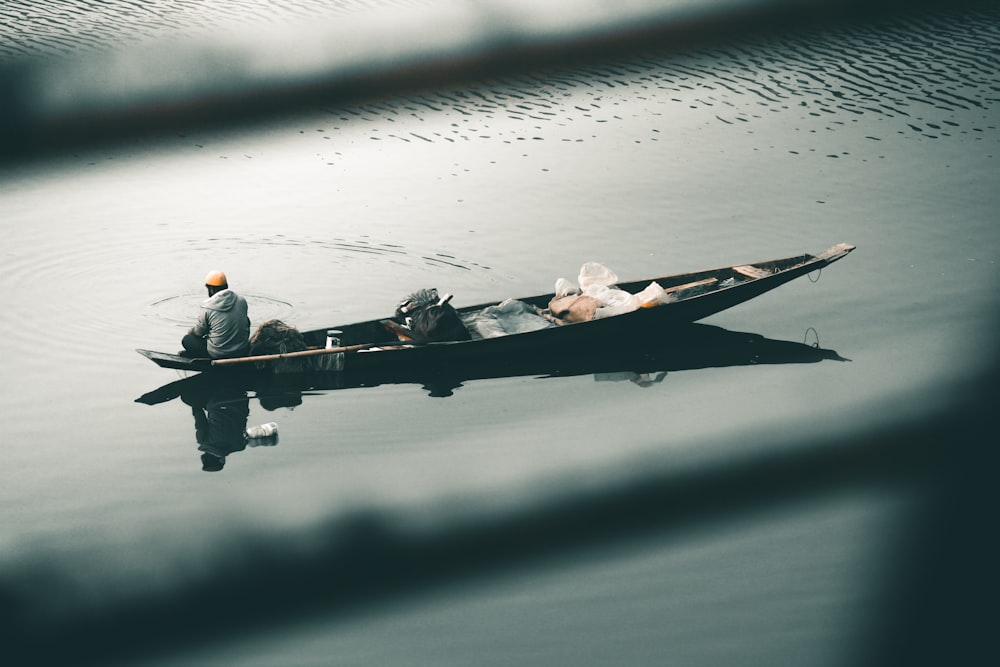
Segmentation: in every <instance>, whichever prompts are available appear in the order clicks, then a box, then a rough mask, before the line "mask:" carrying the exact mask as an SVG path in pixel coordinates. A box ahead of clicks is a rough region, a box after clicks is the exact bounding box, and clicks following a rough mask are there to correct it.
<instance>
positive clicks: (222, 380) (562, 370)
mask: <svg viewBox="0 0 1000 667" xmlns="http://www.w3.org/2000/svg"><path fill="white" fill-rule="evenodd" d="M823 360H837V361H847V359H844V358H843V357H841V356H840V355H839V354H837V353H836V352H834V351H833V350H828V349H823V348H821V347H819V345H818V343H817V344H806V343H798V342H792V341H783V340H774V339H770V338H765V337H764V336H761V335H760V334H754V333H744V332H738V331H729V330H727V329H722V328H720V327H716V326H710V325H704V324H691V325H687V326H684V327H678V328H676V329H675V330H673V331H672V332H671V333H669V334H668V335H660V336H657V337H655V338H650V339H647V340H634V341H623V342H622V343H621V344H620V345H618V346H617V347H614V346H599V347H587V346H575V347H573V348H567V349H565V350H562V351H560V352H559V353H556V354H551V353H548V354H545V355H531V354H527V355H524V354H522V355H520V356H519V357H517V358H513V359H510V358H503V359H481V360H478V361H467V362H465V363H463V364H461V365H450V366H448V367H434V366H430V365H428V364H426V363H422V364H407V365H406V366H405V367H400V368H394V369H379V370H368V371H352V370H350V369H345V370H343V371H338V372H328V373H301V374H290V375H280V374H278V375H272V374H266V373H260V372H249V373H229V372H225V373H202V374H200V375H195V376H193V377H189V378H185V379H183V380H178V381H175V382H172V383H170V384H167V385H164V386H162V387H159V388H158V389H155V390H153V391H151V392H148V393H146V394H144V395H143V396H140V397H139V398H137V399H136V402H138V403H145V404H147V405H157V404H159V403H164V402H167V401H171V400H174V399H175V398H181V399H182V400H184V401H185V402H186V403H188V404H189V405H196V404H202V405H208V402H206V399H203V398H201V397H202V396H205V395H208V396H212V397H214V398H212V399H210V401H209V402H211V401H214V402H215V403H220V402H221V403H223V404H225V403H226V401H229V400H232V399H234V397H237V396H238V395H239V394H240V393H241V392H242V393H243V395H244V397H245V396H246V395H247V394H246V393H247V392H248V391H253V392H254V393H255V397H256V398H257V400H259V401H260V403H261V406H262V407H264V408H265V409H268V410H275V409H278V408H281V407H292V406H295V405H299V404H300V403H302V400H303V396H304V395H307V394H308V393H309V392H315V391H330V390H337V389H357V388H365V387H377V386H380V385H389V384H416V385H420V386H421V387H423V388H424V390H426V391H427V393H428V395H429V396H431V397H435V398H442V397H447V396H451V395H452V394H453V393H454V392H455V391H456V390H457V389H459V388H461V387H462V386H464V383H466V382H468V381H471V380H486V379H497V378H507V377H520V376H525V377H528V376H535V377H538V378H547V377H571V376H579V375H591V374H592V375H594V377H595V379H596V380H599V381H613V380H620V381H629V382H631V383H633V384H635V385H636V386H639V387H646V388H648V387H652V386H656V385H659V384H660V383H662V382H663V380H664V379H665V378H666V376H667V374H668V373H669V372H672V371H680V370H697V369H703V368H719V367H726V366H749V365H755V364H802V363H816V362H819V361H823Z"/></svg>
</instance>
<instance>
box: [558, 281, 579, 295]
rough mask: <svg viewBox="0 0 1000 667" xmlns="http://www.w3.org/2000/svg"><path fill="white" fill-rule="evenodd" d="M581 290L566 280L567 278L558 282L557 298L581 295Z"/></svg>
mask: <svg viewBox="0 0 1000 667" xmlns="http://www.w3.org/2000/svg"><path fill="white" fill-rule="evenodd" d="M579 293H580V288H579V287H577V286H576V285H574V284H573V283H571V282H570V281H568V280H566V279H565V278H560V279H559V280H557V281H556V296H557V297H560V296H569V295H570V294H579Z"/></svg>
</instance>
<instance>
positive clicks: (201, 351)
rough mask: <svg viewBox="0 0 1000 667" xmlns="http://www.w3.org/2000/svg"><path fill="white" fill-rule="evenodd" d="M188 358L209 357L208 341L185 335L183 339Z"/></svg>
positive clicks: (199, 337)
mask: <svg viewBox="0 0 1000 667" xmlns="http://www.w3.org/2000/svg"><path fill="white" fill-rule="evenodd" d="M181 345H183V346H184V352H185V355H184V356H186V357H196V358H205V357H207V356H208V339H206V338H202V337H201V336H195V335H194V334H184V338H182V339H181Z"/></svg>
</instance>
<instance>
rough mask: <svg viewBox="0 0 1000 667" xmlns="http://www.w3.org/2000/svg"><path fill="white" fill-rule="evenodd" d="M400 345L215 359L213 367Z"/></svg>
mask: <svg viewBox="0 0 1000 667" xmlns="http://www.w3.org/2000/svg"><path fill="white" fill-rule="evenodd" d="M398 345H400V343H395V344H394V343H362V344H360V345H345V346H344V347H331V348H323V349H321V350H302V351H301V352H281V353H279V354H259V355H257V356H255V357H234V358H232V359H213V360H212V365H213V366H230V365H232V364H247V363H251V362H255V361H275V360H278V359H297V358H298V357H315V356H318V355H321V354H340V353H341V352H356V351H358V350H367V349H368V348H370V347H393V346H398Z"/></svg>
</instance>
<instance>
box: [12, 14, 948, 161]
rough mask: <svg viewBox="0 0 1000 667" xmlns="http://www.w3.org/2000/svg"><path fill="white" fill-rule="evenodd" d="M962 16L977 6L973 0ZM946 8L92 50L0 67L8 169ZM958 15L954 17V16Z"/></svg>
mask: <svg viewBox="0 0 1000 667" xmlns="http://www.w3.org/2000/svg"><path fill="white" fill-rule="evenodd" d="M961 1H962V2H964V1H966V0H961ZM942 4H945V3H942V2H940V1H938V0H923V1H918V2H910V3H897V2H894V1H893V0H870V1H869V2H854V1H853V0H839V1H838V0H637V1H635V2H626V3H621V5H620V6H619V5H618V4H616V3H605V2H597V1H596V0H578V1H574V2H559V3H538V2H528V1H527V0H523V1H522V0H505V1H504V2H487V3H469V4H467V5H455V4H451V5H447V8H446V9H433V10H428V9H419V10H416V9H411V10H407V11H403V10H395V11H393V12H371V13H360V14H354V15H351V16H348V17H338V18H327V19H324V20H321V21H314V22H311V23H308V24H305V23H303V24H300V25H298V26H297V29H296V28H295V27H288V26H285V27H283V28H281V29H276V28H274V27H271V26H268V27H264V26H260V27H255V26H253V25H251V26H241V27H240V29H238V30H237V29H227V30H224V31H220V32H218V33H217V34H211V33H209V34H205V32H204V31H199V32H198V33H197V34H196V35H192V36H189V37H183V38H182V37H180V36H178V35H176V34H174V35H173V36H171V37H163V38H161V39H157V40H150V41H145V42H142V43H141V44H132V45H126V46H121V47H119V48H109V49H96V48H90V49H87V50H85V51H81V52H80V53H78V54H70V55H63V56H61V57H55V58H27V57H21V58H12V59H9V60H8V61H7V62H5V63H2V64H0V99H2V100H3V103H2V105H0V159H2V158H3V157H6V158H8V159H9V158H14V159H23V158H26V157H28V156H41V155H44V154H47V153H49V152H51V151H59V150H65V149H69V148H72V147H74V146H79V145H81V144H93V143H95V142H108V141H114V140H116V139H120V138H123V137H127V136H134V135H136V134H141V135H142V136H144V137H146V138H150V137H151V136H152V135H155V133H156V132H158V131H166V130H176V129H177V128H180V127H184V126H190V125H192V124H206V123H213V124H214V123H219V124H232V123H237V122H244V121H247V120H252V119H255V118H260V117H262V116H264V115H271V114H275V113H281V112H282V111H289V110H293V109H296V108H303V107H308V106H310V105H314V104H317V103H330V102H334V101H350V100H355V99H359V98H363V97H366V96H372V95H376V94H388V93H392V92H397V91H402V90H414V89H418V88H427V87H431V86H435V85H440V84H443V83H447V82H455V81H460V80H465V79H473V78H476V77H483V76H487V75H495V74H498V73H502V72H520V71H525V70H531V69H537V68H539V67H544V66H547V65H552V64H555V63H565V62H568V61H571V62H579V61H581V60H586V59H590V60H593V59H598V58H602V57H607V55H608V54H609V53H611V52H614V51H618V52H621V51H634V50H637V49H641V48H647V47H651V46H656V47H657V48H660V49H668V48H669V49H677V50H680V49H684V48H689V47H691V46H693V45H698V44H710V43H717V42H719V41H721V40H724V39H728V38H732V37H734V36H740V35H743V36H745V35H747V34H751V33H753V32H755V31H765V30H767V31H774V30H793V29H808V28H809V27H810V26H813V25H829V24H831V23H832V22H836V21H849V20H857V19H859V18H864V17H870V16H871V15H872V14H874V13H877V12H887V11H893V10H894V9H896V8H899V9H900V10H903V11H906V12H907V13H908V14H910V13H914V12H917V11H920V10H926V9H929V8H934V7H937V6H939V5H942ZM948 4H950V5H954V3H948Z"/></svg>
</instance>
